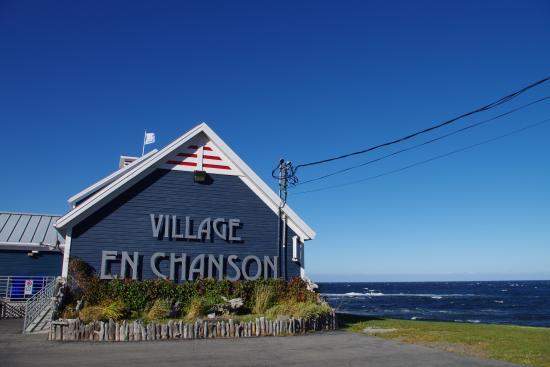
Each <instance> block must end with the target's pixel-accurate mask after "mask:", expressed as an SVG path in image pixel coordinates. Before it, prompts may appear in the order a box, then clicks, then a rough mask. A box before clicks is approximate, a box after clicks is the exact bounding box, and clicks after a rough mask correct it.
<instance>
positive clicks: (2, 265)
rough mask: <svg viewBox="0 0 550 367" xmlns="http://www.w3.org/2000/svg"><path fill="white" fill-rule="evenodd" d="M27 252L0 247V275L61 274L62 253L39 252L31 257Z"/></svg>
mask: <svg viewBox="0 0 550 367" xmlns="http://www.w3.org/2000/svg"><path fill="white" fill-rule="evenodd" d="M28 252H29V251H21V250H1V249H0V275H2V276H5V275H12V276H20V275H51V276H58V275H61V266H62V262H63V254H61V253H60V252H40V253H38V254H36V255H35V256H32V257H31V256H28V255H27V254H28Z"/></svg>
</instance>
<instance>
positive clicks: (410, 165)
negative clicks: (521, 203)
mask: <svg viewBox="0 0 550 367" xmlns="http://www.w3.org/2000/svg"><path fill="white" fill-rule="evenodd" d="M549 121H550V118H547V119H545V120H542V121H539V122H536V123H534V124H531V125H527V126H525V127H522V128H520V129H516V130H513V131H511V132H509V133H506V134H503V135H499V136H497V137H494V138H491V139H487V140H483V141H481V142H479V143H476V144H472V145H468V146H466V147H463V148H459V149H455V150H452V151H450V152H447V153H444V154H440V155H437V156H435V157H432V158H428V159H425V160H422V161H419V162H416V163H412V164H409V165H407V166H404V167H401V168H397V169H394V170H391V171H387V172H384V173H380V174H378V175H374V176H369V177H366V178H363V179H360V180H355V181H350V182H346V183H343V184H338V185H332V186H326V187H322V188H319V189H314V190H307V191H299V192H295V193H291V194H292V195H301V194H307V193H312V192H318V191H325V190H330V189H336V188H339V187H344V186H350V185H355V184H358V183H361V182H365V181H370V180H374V179H376V178H380V177H384V176H388V175H391V174H394V173H398V172H401V171H405V170H407V169H410V168H413V167H417V166H420V165H423V164H426V163H429V162H433V161H435V160H438V159H441V158H445V157H448V156H451V155H454V154H457V153H460V152H463V151H466V150H469V149H473V148H476V147H478V146H481V145H484V144H488V143H492V142H494V141H496V140H500V139H504V138H506V137H509V136H511V135H515V134H518V133H521V132H523V131H525V130H529V129H533V128H535V127H538V126H540V125H542V124H545V123H547V122H549Z"/></svg>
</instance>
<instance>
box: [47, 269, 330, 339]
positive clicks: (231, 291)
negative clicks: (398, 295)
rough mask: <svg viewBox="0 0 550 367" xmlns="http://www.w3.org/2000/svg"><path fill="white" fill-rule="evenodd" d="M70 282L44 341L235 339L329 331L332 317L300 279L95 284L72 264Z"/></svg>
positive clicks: (94, 278) (96, 281)
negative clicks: (47, 339) (56, 319)
mask: <svg viewBox="0 0 550 367" xmlns="http://www.w3.org/2000/svg"><path fill="white" fill-rule="evenodd" d="M69 279H70V281H69V282H67V286H66V288H65V297H64V302H63V303H64V305H63V307H62V308H61V309H60V310H59V312H58V313H57V316H58V317H59V320H58V321H54V322H52V323H51V326H50V333H49V339H50V340H97V341H132V340H135V341H142V340H159V339H199V338H234V337H252V336H268V335H274V336H275V335H296V334H303V333H305V332H307V331H317V330H332V329H335V327H336V322H335V316H334V311H333V310H332V309H331V308H330V306H329V305H328V304H327V303H326V302H324V301H323V300H322V299H321V297H320V296H319V295H318V294H317V293H316V292H314V291H313V290H312V289H311V284H309V283H307V282H305V281H304V280H302V279H301V278H293V279H291V280H289V281H284V280H282V279H260V280H254V281H236V282H231V281H227V280H221V281H218V280H214V279H197V280H195V281H192V282H184V283H179V284H177V283H174V282H171V281H168V280H145V281H137V280H131V279H115V280H101V279H99V278H98V277H97V276H96V275H95V274H94V272H93V271H91V269H90V268H89V267H88V266H87V264H85V263H83V262H81V261H78V260H71V263H70V278H69Z"/></svg>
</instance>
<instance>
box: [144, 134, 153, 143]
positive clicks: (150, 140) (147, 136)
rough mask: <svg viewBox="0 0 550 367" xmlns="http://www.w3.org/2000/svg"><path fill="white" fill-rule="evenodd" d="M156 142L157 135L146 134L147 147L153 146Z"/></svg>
mask: <svg viewBox="0 0 550 367" xmlns="http://www.w3.org/2000/svg"><path fill="white" fill-rule="evenodd" d="M154 142H155V133H145V143H143V144H145V145H147V144H153V143H154Z"/></svg>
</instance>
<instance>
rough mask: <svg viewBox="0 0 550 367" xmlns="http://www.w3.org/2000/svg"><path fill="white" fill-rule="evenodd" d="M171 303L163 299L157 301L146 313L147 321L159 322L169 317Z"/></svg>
mask: <svg viewBox="0 0 550 367" xmlns="http://www.w3.org/2000/svg"><path fill="white" fill-rule="evenodd" d="M171 312H172V303H171V302H170V301H168V300H165V299H157V300H156V301H155V302H154V303H153V306H151V308H150V309H149V312H148V313H147V318H148V319H149V320H161V319H166V318H168V317H170V313H171Z"/></svg>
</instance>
